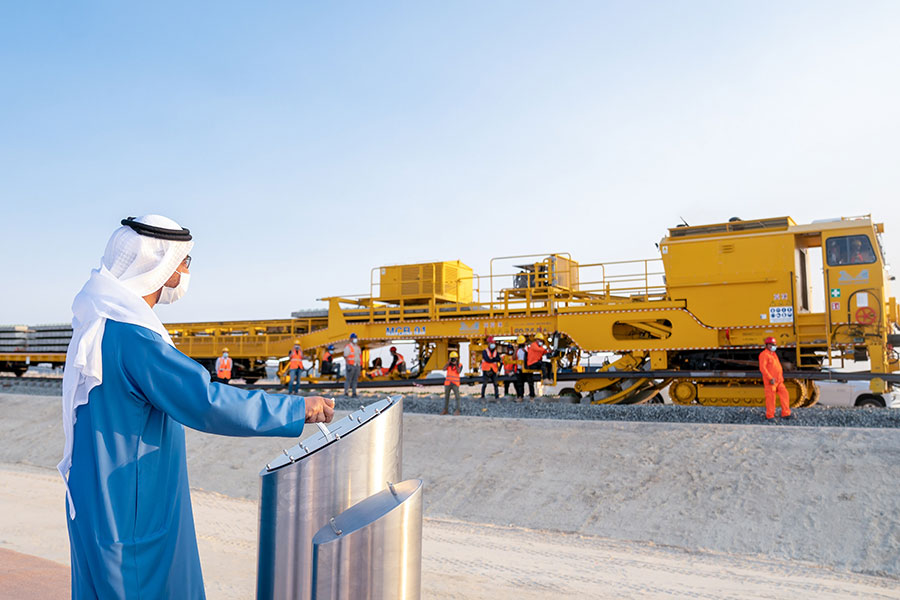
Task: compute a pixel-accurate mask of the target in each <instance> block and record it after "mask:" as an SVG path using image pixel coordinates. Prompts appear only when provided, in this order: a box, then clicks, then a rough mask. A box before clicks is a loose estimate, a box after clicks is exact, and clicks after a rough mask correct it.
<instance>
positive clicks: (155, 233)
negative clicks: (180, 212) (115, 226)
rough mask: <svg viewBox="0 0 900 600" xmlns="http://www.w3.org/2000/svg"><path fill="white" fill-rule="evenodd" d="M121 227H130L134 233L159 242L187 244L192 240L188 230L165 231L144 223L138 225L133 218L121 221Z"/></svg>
mask: <svg viewBox="0 0 900 600" xmlns="http://www.w3.org/2000/svg"><path fill="white" fill-rule="evenodd" d="M122 225H124V226H125V227H131V228H132V229H134V230H135V231H136V232H138V233H139V234H141V235H145V236H147V237H152V238H157V239H160V240H170V241H173V242H189V241H191V240H192V239H193V237H192V236H191V230H190V229H185V228H183V227H182V228H181V229H166V228H165V227H154V226H153V225H147V224H146V223H140V222H138V221H135V220H134V217H128V218H127V219H122Z"/></svg>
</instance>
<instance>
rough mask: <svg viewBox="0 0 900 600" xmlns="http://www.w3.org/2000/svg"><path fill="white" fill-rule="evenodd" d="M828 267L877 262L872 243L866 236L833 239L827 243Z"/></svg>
mask: <svg viewBox="0 0 900 600" xmlns="http://www.w3.org/2000/svg"><path fill="white" fill-rule="evenodd" d="M825 254H826V256H827V257H828V266H830V267H834V266H838V265H866V264H869V263H873V262H875V252H874V251H873V250H872V242H870V241H869V238H868V237H866V236H864V235H847V236H843V237H836V238H831V239H829V240H828V241H827V242H826V243H825Z"/></svg>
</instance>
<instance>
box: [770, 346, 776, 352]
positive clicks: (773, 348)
mask: <svg viewBox="0 0 900 600" xmlns="http://www.w3.org/2000/svg"><path fill="white" fill-rule="evenodd" d="M769 348H771V350H772V352H775V351H776V350H778V346H776V345H775V344H772V345H770V346H769Z"/></svg>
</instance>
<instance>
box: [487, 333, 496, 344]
mask: <svg viewBox="0 0 900 600" xmlns="http://www.w3.org/2000/svg"><path fill="white" fill-rule="evenodd" d="M487 343H488V344H493V343H494V336H492V335H489V336H488V337H487Z"/></svg>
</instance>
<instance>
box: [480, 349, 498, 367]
mask: <svg viewBox="0 0 900 600" xmlns="http://www.w3.org/2000/svg"><path fill="white" fill-rule="evenodd" d="M485 352H487V355H488V357H490V358H497V349H496V348H494V349H493V350H491V349H490V348H488V349H487V350H485ZM499 369H500V365H499V364H497V363H495V362H488V361H486V360H482V361H481V370H482V371H494V372H495V373H496V372H497V371H498V370H499Z"/></svg>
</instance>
